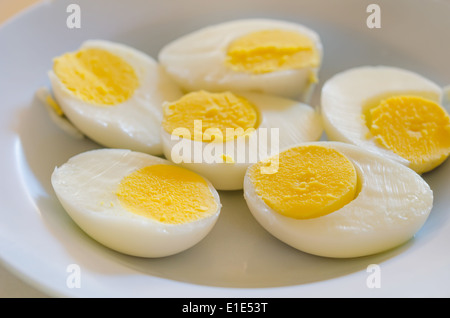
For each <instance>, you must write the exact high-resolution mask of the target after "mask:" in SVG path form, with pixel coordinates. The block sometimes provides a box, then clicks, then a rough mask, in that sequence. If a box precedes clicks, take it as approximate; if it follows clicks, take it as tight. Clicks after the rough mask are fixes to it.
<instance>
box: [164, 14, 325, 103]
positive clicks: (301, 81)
mask: <svg viewBox="0 0 450 318" xmlns="http://www.w3.org/2000/svg"><path fill="white" fill-rule="evenodd" d="M322 52H323V48H322V44H321V40H320V37H319V36H318V34H317V33H316V32H315V31H313V30H311V29H310V28H308V27H306V26H303V25H301V24H298V23H294V22H287V21H279V20H273V19H243V20H235V21H229V22H224V23H221V24H216V25H212V26H208V27H205V28H202V29H200V30H197V31H195V32H192V33H190V34H187V35H184V36H182V37H180V38H178V39H176V40H174V41H172V42H171V43H169V44H167V45H166V46H165V47H163V48H162V50H161V51H160V53H159V57H158V58H159V61H160V62H161V64H162V65H163V66H164V67H165V69H166V70H167V72H168V73H169V74H170V75H171V76H172V78H174V79H175V81H176V82H177V83H178V84H179V85H180V86H181V87H182V88H183V89H184V90H186V91H187V92H190V91H197V90H200V89H204V90H208V91H215V92H221V91H225V90H231V91H234V92H247V91H251V92H258V93H266V94H274V95H280V96H284V97H287V98H293V99H299V98H300V100H301V101H304V102H308V101H309V100H308V99H309V96H310V93H311V92H312V90H313V88H314V86H315V83H316V82H317V81H318V71H319V69H320V66H321V62H322V54H323V53H322Z"/></svg>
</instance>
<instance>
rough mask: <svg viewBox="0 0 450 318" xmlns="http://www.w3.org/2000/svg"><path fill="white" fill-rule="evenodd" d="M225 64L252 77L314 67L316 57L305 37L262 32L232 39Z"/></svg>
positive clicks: (317, 56)
mask: <svg viewBox="0 0 450 318" xmlns="http://www.w3.org/2000/svg"><path fill="white" fill-rule="evenodd" d="M226 64H227V65H228V66H229V67H231V68H232V69H233V70H235V71H239V72H250V73H254V74H262V73H269V72H274V71H280V70H288V69H297V68H304V67H317V66H318V65H319V54H318V52H317V49H316V47H315V45H314V43H313V41H312V40H311V39H310V38H309V37H308V36H306V35H304V34H301V33H298V32H294V31H285V30H262V31H256V32H252V33H249V34H247V35H244V36H242V37H240V38H237V39H236V40H234V41H233V42H232V43H231V44H230V45H229V47H228V50H227V59H226Z"/></svg>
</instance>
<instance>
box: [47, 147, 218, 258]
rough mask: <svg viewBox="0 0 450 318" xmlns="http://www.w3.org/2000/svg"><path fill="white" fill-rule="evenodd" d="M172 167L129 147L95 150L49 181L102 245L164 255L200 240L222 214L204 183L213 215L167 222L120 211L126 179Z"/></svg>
mask: <svg viewBox="0 0 450 318" xmlns="http://www.w3.org/2000/svg"><path fill="white" fill-rule="evenodd" d="M155 164H172V163H170V162H169V161H167V160H165V159H161V158H159V157H155V156H151V155H148V154H144V153H139V152H134V151H130V150H125V149H108V148H105V149H96V150H91V151H87V152H84V153H81V154H78V155H76V156H74V157H72V158H70V159H69V160H68V161H67V162H66V163H64V164H63V165H61V166H60V167H58V168H55V170H54V172H53V174H52V177H51V182H52V186H53V188H54V190H55V193H56V195H57V198H58V199H59V201H60V203H61V204H62V206H63V208H64V209H65V210H66V211H67V213H68V214H69V216H70V217H71V218H72V219H73V221H74V222H75V223H76V224H77V225H78V226H79V227H80V228H81V229H82V230H83V231H84V232H85V233H87V234H88V235H89V236H90V237H92V238H93V239H95V240H96V241H98V242H99V243H101V244H103V245H105V246H107V247H109V248H111V249H113V250H115V251H118V252H121V253H124V254H128V255H132V256H139V257H164V256H169V255H173V254H176V253H179V252H182V251H184V250H186V249H188V248H191V247H192V246H194V245H195V244H197V243H198V242H200V241H201V240H202V239H203V238H204V237H205V236H206V235H207V234H208V233H209V232H210V231H211V229H212V228H213V227H214V225H215V223H216V221H217V219H218V217H219V214H220V209H221V205H220V198H219V195H218V193H217V191H216V190H215V189H214V187H213V186H212V185H211V184H210V183H209V182H208V181H207V180H206V182H207V183H208V185H209V188H210V190H211V193H212V194H213V196H214V198H215V200H216V202H217V206H218V209H217V211H216V212H215V213H214V214H213V215H212V216H210V217H206V218H202V219H199V220H197V221H194V222H189V223H183V224H165V223H161V222H157V221H154V220H152V219H150V218H147V217H144V216H140V215H137V214H135V213H132V212H129V211H127V210H126V209H125V208H123V207H122V205H121V203H120V201H119V199H118V197H117V195H116V191H117V187H118V185H119V183H120V181H121V180H122V178H124V177H125V176H127V175H128V174H130V173H132V172H134V171H136V170H138V169H140V168H144V167H147V166H151V165H155Z"/></svg>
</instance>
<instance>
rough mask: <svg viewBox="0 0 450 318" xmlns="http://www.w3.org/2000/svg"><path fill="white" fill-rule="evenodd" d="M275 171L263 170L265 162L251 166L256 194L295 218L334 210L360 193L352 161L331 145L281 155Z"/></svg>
mask: <svg viewBox="0 0 450 318" xmlns="http://www.w3.org/2000/svg"><path fill="white" fill-rule="evenodd" d="M278 160H279V168H278V171H277V172H276V173H274V174H265V173H262V172H261V171H262V170H261V168H262V167H264V164H265V161H261V162H259V163H257V164H255V165H253V166H252V167H251V168H250V169H249V177H250V180H251V181H252V183H253V185H254V187H255V191H256V194H257V195H258V196H260V197H261V198H262V200H263V201H264V202H265V203H266V204H267V205H268V206H269V207H270V208H272V209H273V210H274V211H276V212H278V213H280V214H282V215H284V216H287V217H291V218H295V219H309V218H316V217H320V216H323V215H326V214H329V213H332V212H334V211H336V210H338V209H340V208H342V207H343V206H344V205H346V204H348V203H349V202H350V201H352V200H353V199H354V197H355V195H356V192H357V183H358V178H357V173H356V170H355V167H354V166H353V163H352V162H351V161H350V160H349V159H348V158H347V157H345V156H344V155H343V154H342V153H340V152H338V151H337V150H334V149H332V148H328V147H323V146H318V145H308V146H299V147H295V148H291V149H289V150H286V151H284V152H281V153H280V154H279V155H278Z"/></svg>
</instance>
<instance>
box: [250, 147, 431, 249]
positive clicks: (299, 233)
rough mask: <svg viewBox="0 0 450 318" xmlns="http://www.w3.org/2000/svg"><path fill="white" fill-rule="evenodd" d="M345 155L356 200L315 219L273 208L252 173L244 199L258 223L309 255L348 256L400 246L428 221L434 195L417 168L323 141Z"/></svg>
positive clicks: (354, 148)
mask: <svg viewBox="0 0 450 318" xmlns="http://www.w3.org/2000/svg"><path fill="white" fill-rule="evenodd" d="M305 144H319V145H323V146H326V147H331V148H333V149H336V150H337V151H340V152H341V153H343V154H344V155H345V156H347V158H349V160H350V161H351V162H352V163H353V164H354V166H355V168H356V171H357V174H358V178H359V180H358V183H359V192H358V194H357V196H356V197H355V198H354V199H353V200H352V201H351V202H350V203H348V204H347V205H345V206H344V207H342V208H341V209H339V210H337V211H335V212H332V213H330V214H327V215H325V216H321V217H317V218H312V219H304V220H299V219H293V218H289V217H286V216H283V215H281V214H279V213H277V212H276V211H274V210H273V209H271V208H270V207H269V206H268V205H267V204H266V203H265V202H264V201H263V200H262V198H261V197H259V196H258V195H257V194H256V191H255V188H254V185H253V183H252V181H251V179H250V177H249V176H248V175H246V176H245V181H244V197H245V200H246V202H247V205H248V207H249V210H250V212H251V213H252V215H253V216H254V217H255V219H256V220H257V221H258V222H259V223H260V224H261V225H262V226H263V227H264V228H265V229H266V230H267V231H268V232H269V233H270V234H272V235H273V236H274V237H276V238H278V239H279V240H281V241H282V242H284V243H286V244H288V245H290V246H292V247H294V248H296V249H298V250H300V251H303V252H306V253H310V254H314V255H318V256H324V257H333V258H349V257H360V256H366V255H371V254H375V253H379V252H383V251H386V250H389V249H392V248H395V247H397V246H399V245H401V244H403V243H405V242H407V241H408V240H410V239H411V238H412V237H413V236H414V235H415V234H416V233H417V232H418V231H419V230H420V228H421V227H422V226H423V224H424V223H425V222H426V220H427V218H428V216H429V214H430V211H431V209H432V205H433V192H432V190H431V189H430V187H429V186H428V184H427V183H426V182H425V181H424V180H423V179H422V178H421V177H420V175H418V174H417V173H415V172H414V171H413V170H411V169H409V168H408V167H406V166H404V165H402V164H400V163H399V162H397V161H394V160H390V159H387V158H384V157H382V156H380V155H377V154H375V153H373V152H370V151H368V150H365V149H362V148H360V147H356V146H354V145H350V144H346V143H340V142H330V141H328V142H325V141H322V142H318V143H305Z"/></svg>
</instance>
